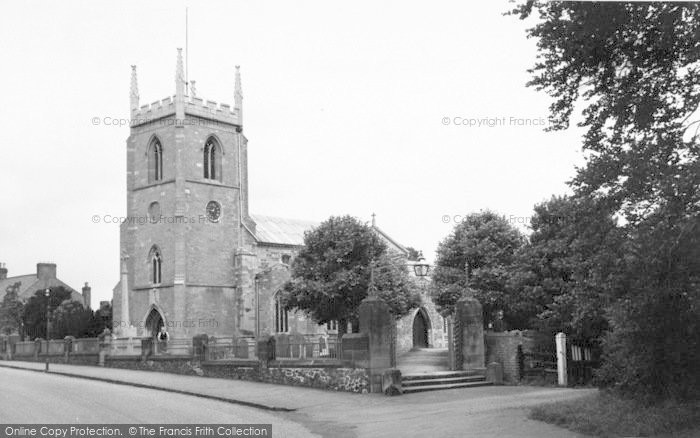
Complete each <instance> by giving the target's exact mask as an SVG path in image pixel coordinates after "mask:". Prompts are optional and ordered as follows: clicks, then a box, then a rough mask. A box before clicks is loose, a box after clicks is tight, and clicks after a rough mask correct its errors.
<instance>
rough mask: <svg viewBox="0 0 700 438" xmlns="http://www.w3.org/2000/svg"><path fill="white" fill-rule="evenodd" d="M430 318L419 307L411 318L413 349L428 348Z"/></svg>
mask: <svg viewBox="0 0 700 438" xmlns="http://www.w3.org/2000/svg"><path fill="white" fill-rule="evenodd" d="M429 330H430V318H429V317H428V314H427V312H426V311H425V310H424V309H423V308H422V307H421V308H420V309H418V312H416V315H415V316H414V317H413V348H428V347H430V337H429Z"/></svg>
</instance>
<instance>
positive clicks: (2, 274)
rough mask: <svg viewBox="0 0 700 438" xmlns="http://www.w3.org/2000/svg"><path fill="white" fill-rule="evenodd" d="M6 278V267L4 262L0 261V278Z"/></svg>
mask: <svg viewBox="0 0 700 438" xmlns="http://www.w3.org/2000/svg"><path fill="white" fill-rule="evenodd" d="M6 278H7V268H6V267H5V264H4V263H0V280H4V279H6Z"/></svg>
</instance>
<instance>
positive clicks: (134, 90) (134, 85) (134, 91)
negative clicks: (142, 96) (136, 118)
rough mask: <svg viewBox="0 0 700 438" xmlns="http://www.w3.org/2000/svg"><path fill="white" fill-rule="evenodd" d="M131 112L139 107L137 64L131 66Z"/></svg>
mask: <svg viewBox="0 0 700 438" xmlns="http://www.w3.org/2000/svg"><path fill="white" fill-rule="evenodd" d="M129 100H130V105H131V112H132V113H134V112H136V111H138V109H139V83H138V80H137V79H136V66H135V65H132V66H131V91H130V93H129Z"/></svg>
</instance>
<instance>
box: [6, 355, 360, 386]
mask: <svg viewBox="0 0 700 438" xmlns="http://www.w3.org/2000/svg"><path fill="white" fill-rule="evenodd" d="M15 359H17V360H22V361H27V362H41V363H43V362H45V361H46V356H44V355H41V354H40V355H38V357H37V356H34V355H32V356H25V357H15ZM49 362H50V363H56V364H70V365H92V366H96V365H97V364H98V362H99V358H98V355H96V354H93V355H77V354H75V355H70V356H69V359H68V360H66V356H65V355H49ZM284 362H285V363H278V362H277V361H271V362H269V367H263V366H262V365H261V363H260V361H257V360H246V361H243V360H242V361H232V362H229V361H226V362H221V363H219V362H200V361H198V360H196V359H193V358H192V357H189V356H187V357H183V356H180V357H178V356H171V357H168V356H165V357H150V358H148V359H147V360H142V358H141V356H117V357H109V356H108V357H106V358H105V367H107V368H121V369H130V370H139V371H156V372H164V373H172V374H182V375H188V376H201V377H218V378H225V379H237V380H248V381H252V382H263V383H273V384H278V385H291V386H305V387H309V388H318V389H326V390H330V391H346V392H354V393H362V394H364V393H367V392H369V373H368V372H367V371H366V370H365V369H364V368H345V367H342V366H338V365H336V364H327V365H321V364H318V363H317V364H311V363H308V361H300V362H299V363H298V364H296V363H294V362H293V361H284Z"/></svg>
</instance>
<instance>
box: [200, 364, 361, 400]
mask: <svg viewBox="0 0 700 438" xmlns="http://www.w3.org/2000/svg"><path fill="white" fill-rule="evenodd" d="M270 365H271V366H270V367H269V368H264V367H261V366H259V365H256V366H232V365H229V364H219V363H215V362H204V363H202V371H203V372H204V375H205V376H207V377H222V378H227V379H240V380H250V381H254V382H265V383H275V384H279V385H291V386H306V387H310V388H319V389H326V390H331V391H347V392H355V393H367V392H368V391H369V374H368V373H367V371H366V370H364V369H358V368H338V367H335V366H327V367H320V366H309V367H301V366H298V367H292V366H285V367H275V366H274V363H271V364H270Z"/></svg>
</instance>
